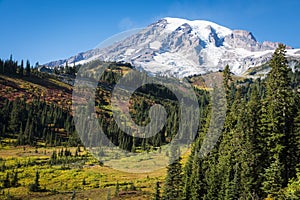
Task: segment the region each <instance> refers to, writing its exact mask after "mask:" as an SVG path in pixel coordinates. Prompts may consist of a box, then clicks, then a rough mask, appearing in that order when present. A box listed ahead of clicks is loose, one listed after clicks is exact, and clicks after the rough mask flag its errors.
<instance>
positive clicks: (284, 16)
mask: <svg viewBox="0 0 300 200" xmlns="http://www.w3.org/2000/svg"><path fill="white" fill-rule="evenodd" d="M299 10H300V1H298V0H285V1H284V0H273V1H272V0H257V1H243V0H239V1H238V0H197V1H196V0H195V1H193V0H190V1H188V0H186V1H184V0H181V1H171V0H151V1H150V0H148V1H146V0H144V1H143V0H123V1H121V0H119V1H117V0H105V1H104V0H103V1H101V0H99V1H92V0H91V1H88V0H0V13H1V17H0V24H1V29H0V32H1V33H0V58H9V56H10V54H13V57H14V58H15V59H18V60H20V59H29V60H30V61H31V63H35V62H37V61H39V62H40V63H45V62H48V61H53V60H57V59H62V58H67V57H69V56H72V55H75V54H76V53H79V52H82V51H86V50H89V49H92V48H94V47H95V46H96V45H97V44H99V43H100V42H101V41H103V40H105V39H106V38H108V37H110V36H112V35H114V34H117V33H120V32H122V31H125V30H129V29H132V28H139V27H144V26H147V25H148V24H150V23H153V22H155V21H156V20H158V19H160V18H163V17H167V16H168V17H181V18H187V19H204V20H210V21H213V22H216V23H218V24H220V25H223V26H226V27H228V28H231V29H245V30H249V31H251V32H252V33H253V34H254V36H255V37H256V39H257V40H258V41H264V40H269V41H279V42H283V43H285V44H287V45H290V46H293V47H295V48H300V14H299Z"/></svg>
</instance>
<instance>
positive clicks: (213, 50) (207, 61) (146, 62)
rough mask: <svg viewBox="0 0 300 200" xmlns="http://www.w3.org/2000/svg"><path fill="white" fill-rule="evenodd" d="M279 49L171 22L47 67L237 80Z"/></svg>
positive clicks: (238, 34) (206, 26)
mask: <svg viewBox="0 0 300 200" xmlns="http://www.w3.org/2000/svg"><path fill="white" fill-rule="evenodd" d="M277 46H278V43H274V42H262V43H260V42H258V41H257V40H256V39H255V37H254V35H253V34H252V33H251V32H249V31H245V30H231V29H229V28H226V27H223V26H221V25H218V24H216V23H213V22H209V21H205V20H187V19H180V18H171V17H166V18H162V19H160V20H158V21H157V22H155V23H153V24H150V25H149V26H147V27H146V28H144V29H143V30H141V31H139V32H138V33H136V34H134V35H131V36H129V37H127V38H126V39H124V40H121V41H118V42H116V43H113V44H111V45H110V46H108V47H106V48H103V49H98V48H96V49H92V50H89V51H87V52H83V53H79V54H78V55H76V56H73V57H71V58H69V59H65V60H60V61H54V62H51V63H48V64H46V65H48V66H55V65H64V64H65V63H66V62H68V63H74V62H75V64H83V63H86V62H88V61H91V60H94V59H100V60H104V61H123V62H129V63H131V64H133V65H134V66H135V67H137V68H138V69H139V68H140V69H143V70H145V71H147V72H149V73H150V74H153V75H155V74H159V75H168V76H177V77H185V76H189V75H193V74H202V73H207V72H211V71H217V70H222V69H223V68H224V67H225V66H226V65H227V64H228V65H229V66H230V68H231V70H232V71H233V72H234V73H235V74H243V73H244V72H245V71H247V70H248V69H249V68H251V67H255V66H259V65H262V64H264V63H266V62H267V61H268V60H269V59H270V58H271V55H272V53H273V52H274V50H275V48H276V47H277ZM299 52H300V51H294V50H288V52H287V55H289V56H290V57H294V58H297V59H299V60H300V53H299Z"/></svg>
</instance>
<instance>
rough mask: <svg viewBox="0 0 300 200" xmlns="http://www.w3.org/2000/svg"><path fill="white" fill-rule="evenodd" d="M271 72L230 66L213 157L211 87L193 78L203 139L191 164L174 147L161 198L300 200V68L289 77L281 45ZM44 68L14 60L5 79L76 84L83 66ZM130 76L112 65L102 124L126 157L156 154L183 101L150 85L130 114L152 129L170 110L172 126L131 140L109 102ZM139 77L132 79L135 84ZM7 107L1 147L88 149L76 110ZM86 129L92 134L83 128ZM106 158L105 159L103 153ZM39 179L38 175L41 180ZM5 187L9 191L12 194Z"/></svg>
mask: <svg viewBox="0 0 300 200" xmlns="http://www.w3.org/2000/svg"><path fill="white" fill-rule="evenodd" d="M103 63H104V62H101V61H95V62H92V63H89V64H88V65H89V67H88V68H90V69H93V68H94V67H99V66H101V65H102V64H103ZM268 65H269V66H270V68H271V70H270V72H269V73H268V75H267V78H265V79H261V78H257V79H241V78H236V77H234V75H233V74H232V73H231V72H230V69H229V66H226V67H225V69H224V71H223V72H222V74H223V86H224V88H225V90H226V108H227V110H226V119H225V123H224V127H223V129H222V134H221V137H220V138H219V139H218V141H217V144H216V145H214V144H211V146H213V148H212V150H211V151H210V152H209V153H208V154H206V155H203V154H200V149H201V147H202V145H203V142H204V140H205V137H206V134H207V132H208V129H209V126H210V122H211V120H212V119H211V118H212V114H211V110H212V99H211V98H212V97H211V96H210V92H209V90H208V89H207V88H206V89H205V88H200V87H196V86H199V80H200V83H201V84H200V85H202V84H203V82H204V80H203V79H202V77H201V76H191V77H188V78H186V80H187V81H189V82H190V83H191V84H195V87H194V90H195V93H196V95H197V98H198V103H199V109H200V117H199V119H200V121H199V129H198V133H197V137H196V139H195V141H194V142H193V144H192V149H191V153H190V155H189V156H188V158H187V159H186V160H185V161H184V162H183V161H182V158H181V157H179V158H178V159H177V157H178V155H179V154H180V153H179V152H180V149H178V148H177V147H176V146H172V147H171V149H170V151H169V154H168V155H167V156H168V157H169V159H170V160H172V161H174V160H175V162H172V163H170V165H169V166H167V174H166V177H165V180H164V181H157V182H156V185H155V193H154V194H153V198H154V199H186V200H187V199H226V200H227V199H228V200H229V199H264V198H267V199H299V198H300V173H299V171H298V170H299V169H300V166H299V164H300V108H299V106H298V105H299V103H300V96H299V85H300V71H299V66H296V68H295V69H296V70H295V71H294V72H293V71H292V70H290V68H289V67H288V63H287V60H286V57H285V46H284V45H280V46H279V48H278V49H277V50H276V51H275V53H274V55H273V57H272V59H271V60H270V62H269V63H268ZM38 66H39V65H38V63H37V64H36V67H32V66H31V65H30V63H29V61H27V62H26V64H25V67H24V64H23V61H21V63H18V62H17V61H14V60H13V59H12V57H11V58H10V59H8V60H0V76H8V77H12V78H17V79H20V80H30V81H34V83H38V82H41V81H42V80H43V79H44V78H45V77H47V78H49V79H53V80H60V78H61V77H60V75H63V76H68V77H69V78H73V77H74V76H75V74H76V72H77V71H78V69H79V68H78V66H73V67H68V66H66V67H65V68H55V70H54V72H53V73H52V74H48V73H42V72H39V70H38V69H37V68H38ZM297 67H298V68H297ZM129 70H134V67H132V66H130V65H129V64H120V63H110V64H109V67H108V68H107V69H106V70H105V73H104V75H103V76H102V78H101V79H100V80H99V81H98V87H97V89H96V93H95V96H96V99H95V111H96V113H97V118H98V121H99V124H100V125H101V127H102V128H103V130H104V132H105V134H106V135H107V137H108V138H109V139H110V140H111V141H112V143H113V144H115V145H116V146H118V147H120V148H122V149H124V150H127V151H129V152H144V151H157V150H159V149H160V148H161V146H163V145H165V144H168V143H170V141H172V139H173V137H174V135H175V134H176V133H177V131H178V129H179V123H180V105H179V102H178V100H177V98H176V97H175V96H174V94H173V93H172V91H170V90H169V89H168V88H166V87H163V86H161V85H144V86H142V87H140V88H138V89H137V90H136V91H135V92H134V94H133V96H132V97H131V100H130V108H129V110H130V114H131V117H132V119H133V121H134V122H135V123H136V124H139V125H146V124H147V123H149V121H150V119H149V109H150V107H151V106H152V105H154V104H161V105H163V106H164V108H165V109H166V110H167V119H166V124H165V126H164V127H163V128H162V130H161V131H160V132H159V133H157V134H156V135H155V136H153V137H150V138H138V137H133V136H131V135H128V134H126V133H125V132H124V131H122V130H121V129H120V128H119V127H118V125H117V124H116V122H115V120H114V118H113V115H112V107H111V100H110V99H111V96H112V91H113V88H114V86H115V85H116V83H117V82H118V80H119V79H120V78H121V77H122V76H124V74H125V73H127V72H128V71H129ZM0 78H1V77H0ZM2 78H3V77H2ZM134 78H135V77H134V76H132V77H130V76H129V82H131V81H133V79H134ZM45 80H46V79H45ZM196 82H197V84H198V85H197V84H196ZM0 108H1V109H0V138H1V144H2V145H14V146H24V145H30V146H33V147H40V146H46V147H56V146H60V147H61V146H63V147H65V148H68V147H77V148H79V146H82V145H83V144H82V142H81V140H80V138H79V136H78V134H77V132H76V129H75V125H74V120H73V113H72V110H71V107H70V105H69V104H66V105H61V104H58V103H56V102H51V101H50V102H49V101H46V96H37V97H36V96H33V97H31V98H28V97H27V96H26V97H20V98H19V97H16V98H13V99H9V98H6V97H0ZM220 110H221V109H220ZM189 112H193V110H190V111H189ZM156 114H157V115H159V114H158V113H156ZM154 120H156V121H155V122H154V123H158V122H159V120H160V118H159V117H157V118H155V119H154ZM80 126H81V127H83V129H86V127H85V124H84V123H82V124H80ZM188 126H189V124H183V127H185V128H186V127H188ZM186 130H188V128H186ZM87 137H91V138H93V137H97V136H95V135H87ZM7 139H8V140H7ZM81 139H82V138H81ZM89 141H95V140H93V139H92V140H89ZM88 145H89V146H93V145H94V146H97V145H99V144H88ZM206 145H207V144H206ZM208 146H210V144H208ZM79 151H80V148H79ZM79 151H78V152H79ZM63 152H68V151H67V150H65V151H63ZM76 152H77V151H76ZM78 152H77V154H78ZM62 154H63V153H60V152H59V153H57V152H56V151H53V153H52V156H51V164H53V163H56V162H54V160H56V158H57V157H58V156H59V155H60V156H61V157H62ZM70 154H71V153H70ZM99 156H100V157H101V153H99ZM57 163H58V162H57ZM39 176H40V175H39V174H38V172H36V177H38V178H39ZM38 178H37V179H38ZM5 180H6V179H4V180H3V187H4V186H5V187H4V188H7V187H8V185H5V184H4V183H6V182H5ZM37 182H38V181H37ZM84 182H85V180H84ZM37 185H38V183H37ZM116 187H117V186H116ZM118 187H119V185H118ZM118 187H117V188H118ZM153 189H154V188H153ZM118 190H119V188H118ZM116 191H117V189H116ZM109 192H110V190H109ZM117 193H118V192H116V194H117ZM108 196H110V193H109V195H108Z"/></svg>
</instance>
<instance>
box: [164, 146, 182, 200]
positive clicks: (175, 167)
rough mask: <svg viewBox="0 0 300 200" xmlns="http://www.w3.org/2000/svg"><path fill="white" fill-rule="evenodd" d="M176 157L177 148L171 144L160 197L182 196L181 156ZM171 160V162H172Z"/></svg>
mask: <svg viewBox="0 0 300 200" xmlns="http://www.w3.org/2000/svg"><path fill="white" fill-rule="evenodd" d="M177 157H178V149H177V147H176V146H175V145H172V146H171V157H170V161H171V163H170V164H169V166H168V167H167V177H166V180H165V185H164V191H163V196H162V199H164V200H167V199H172V200H173V199H181V198H182V196H183V183H182V165H181V158H180V157H179V158H177ZM172 161H173V162H172Z"/></svg>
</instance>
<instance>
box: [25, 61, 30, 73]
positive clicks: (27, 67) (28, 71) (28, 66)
mask: <svg viewBox="0 0 300 200" xmlns="http://www.w3.org/2000/svg"><path fill="white" fill-rule="evenodd" d="M25 74H26V76H30V62H29V60H27V61H26V68H25Z"/></svg>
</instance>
